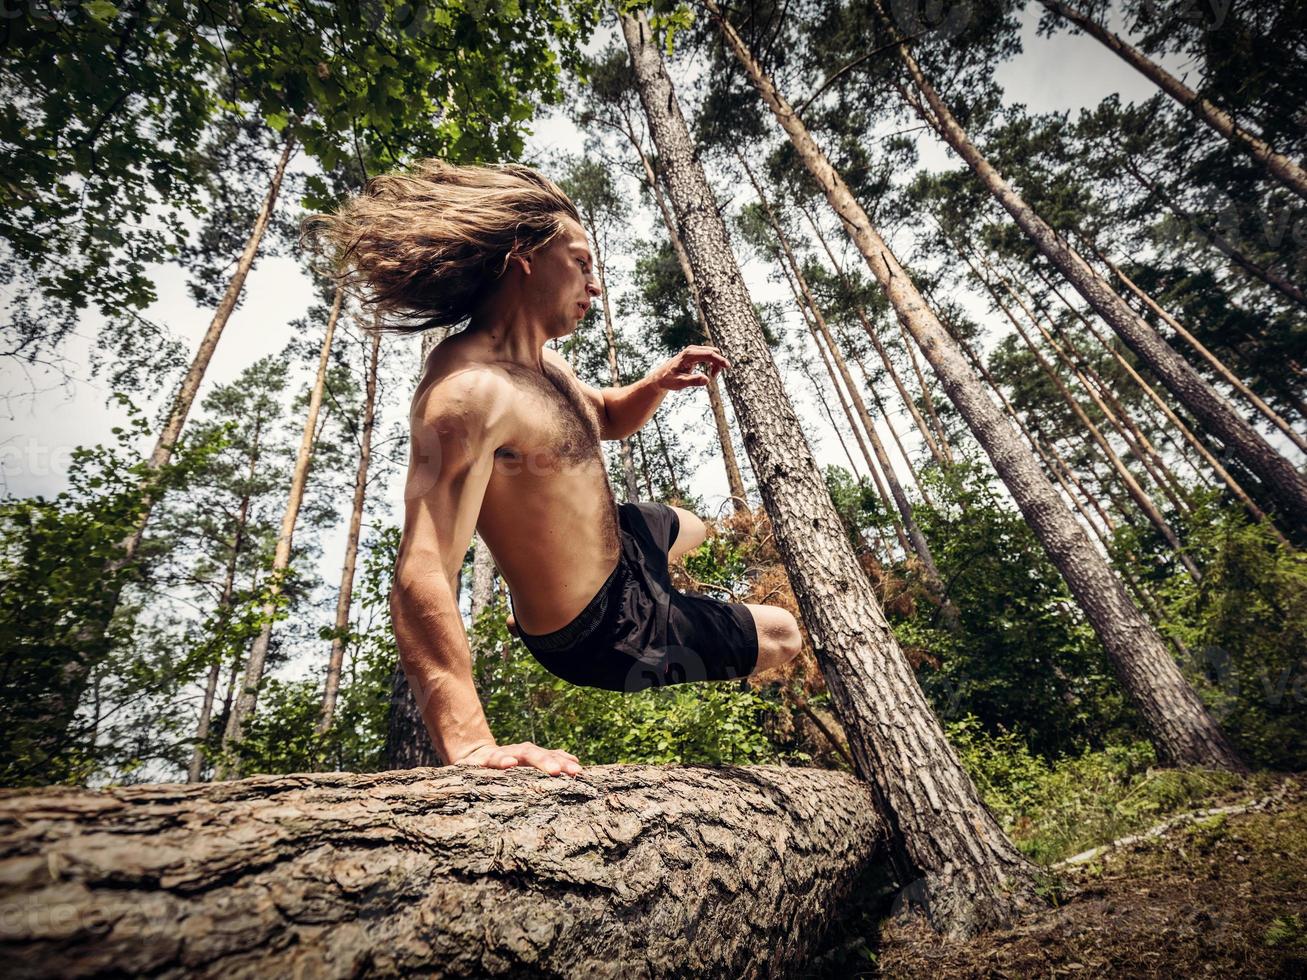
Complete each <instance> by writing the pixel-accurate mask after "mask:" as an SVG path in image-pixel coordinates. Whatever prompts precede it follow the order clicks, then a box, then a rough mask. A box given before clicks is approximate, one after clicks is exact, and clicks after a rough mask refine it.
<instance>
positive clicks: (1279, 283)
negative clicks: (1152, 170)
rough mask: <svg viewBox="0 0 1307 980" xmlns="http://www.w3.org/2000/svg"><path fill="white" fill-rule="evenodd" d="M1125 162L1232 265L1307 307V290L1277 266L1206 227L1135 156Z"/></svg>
mask: <svg viewBox="0 0 1307 980" xmlns="http://www.w3.org/2000/svg"><path fill="white" fill-rule="evenodd" d="M1122 162H1123V164H1124V165H1125V169H1126V170H1128V171H1130V175H1131V176H1132V177H1134V179H1135V180H1136V181H1137V182H1138V184H1139V186H1140V187H1142V188H1143V189H1144V190H1146V191H1147V192H1148V193H1149V195H1150V196H1152V197H1156V198H1158V199H1160V200H1161V202H1162V203H1163V204H1164V205H1166V208H1167V210H1169V211H1170V212H1171V213H1172V214H1174V215H1175V216H1176V217H1178V218H1179V219H1180V220H1181V221H1183V222H1184V223H1185V224H1186V225H1188V226H1189V228H1190V230H1191V231H1192V232H1193V233H1194V237H1196V238H1197V239H1198V240H1199V241H1201V242H1202V243H1203V244H1205V245H1210V246H1211V247H1212V248H1214V249H1216V250H1217V251H1218V252H1220V253H1221V254H1222V255H1224V256H1225V257H1226V258H1227V259H1229V260H1230V264H1231V265H1233V266H1234V267H1235V268H1236V269H1239V270H1240V271H1241V272H1243V273H1244V274H1245V275H1246V276H1249V277H1250V278H1252V279H1255V280H1257V281H1258V282H1260V283H1262V284H1263V285H1264V286H1269V287H1270V288H1271V289H1274V290H1275V291H1276V292H1277V293H1279V294H1280V295H1281V296H1283V297H1284V298H1285V299H1287V300H1289V301H1290V302H1291V303H1295V304H1297V305H1298V306H1301V307H1303V308H1304V309H1307V294H1305V293H1303V291H1302V290H1301V289H1299V288H1298V287H1297V286H1296V285H1294V284H1293V283H1292V282H1290V281H1289V280H1288V279H1286V278H1285V277H1284V276H1282V275H1280V274H1279V273H1278V272H1276V271H1275V270H1274V269H1269V268H1267V267H1266V266H1264V265H1261V264H1260V263H1258V262H1255V261H1254V260H1253V259H1251V258H1249V257H1248V256H1247V255H1245V254H1244V253H1243V252H1242V251H1240V250H1239V249H1238V248H1237V247H1236V246H1235V244H1234V243H1233V242H1231V241H1230V240H1229V239H1228V238H1226V237H1225V236H1224V235H1222V234H1221V233H1220V232H1219V231H1217V229H1216V227H1215V224H1213V226H1211V227H1203V223H1202V222H1201V221H1199V220H1198V218H1197V216H1196V215H1194V213H1193V212H1192V211H1190V210H1189V209H1188V208H1186V207H1185V206H1184V205H1182V204H1181V203H1180V202H1179V201H1178V200H1176V198H1175V195H1173V194H1170V193H1168V192H1167V190H1166V189H1165V188H1164V187H1162V185H1161V184H1159V183H1157V181H1155V180H1153V179H1152V178H1150V177H1148V176H1146V175H1145V174H1144V172H1143V171H1142V170H1140V169H1139V166H1138V165H1137V164H1136V163H1135V162H1134V160H1133V159H1131V158H1130V157H1125V158H1124V159H1123V160H1122ZM1148 203H1151V202H1148ZM1218 221H1219V219H1218Z"/></svg>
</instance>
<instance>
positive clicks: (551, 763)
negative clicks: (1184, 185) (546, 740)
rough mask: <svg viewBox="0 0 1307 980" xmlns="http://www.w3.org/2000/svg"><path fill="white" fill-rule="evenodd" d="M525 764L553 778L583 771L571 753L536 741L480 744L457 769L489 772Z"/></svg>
mask: <svg viewBox="0 0 1307 980" xmlns="http://www.w3.org/2000/svg"><path fill="white" fill-rule="evenodd" d="M522 762H525V763H527V764H529V765H532V766H535V767H536V768H537V769H539V770H540V771H541V772H547V773H549V775H551V776H560V775H564V774H566V775H568V776H576V775H578V774H579V773H580V772H581V760H580V759H578V758H577V757H576V756H574V755H572V753H570V752H564V751H562V750H561V749H542V748H541V747H540V746H538V745H536V744H535V743H534V742H517V743H515V744H513V745H478V746H477V747H476V748H474V749H472V750H471V751H470V752H466V753H464V755H463V756H462V758H459V759H455V760H454V765H456V766H483V767H485V768H487V769H511V768H512V767H513V766H516V765H518V764H519V763H522Z"/></svg>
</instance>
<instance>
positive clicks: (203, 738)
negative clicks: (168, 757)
mask: <svg viewBox="0 0 1307 980" xmlns="http://www.w3.org/2000/svg"><path fill="white" fill-rule="evenodd" d="M249 506H250V498H249V495H248V494H246V495H245V497H244V498H243V499H242V500H241V508H240V513H239V515H238V517H237V521H238V524H237V530H236V535H235V539H234V540H233V541H232V548H231V556H230V557H229V558H228V559H227V571H226V575H225V577H224V579H223V583H222V594H221V595H220V596H219V598H218V619H217V623H216V624H215V627H214V629H215V632H216V633H218V634H219V635H221V631H222V630H223V629H224V628H225V627H226V625H227V612H228V610H229V609H230V608H231V597H232V588H233V585H234V584H235V581H236V560H237V558H238V557H239V556H240V540H241V535H242V531H243V530H244V527H245V520H246V518H247V516H248V515H249ZM209 646H210V647H212V646H213V642H212V640H211V641H210V643H209ZM221 676H222V661H221V660H215V661H214V662H213V663H212V664H211V665H210V666H209V676H208V677H207V678H206V679H205V683H204V701H203V702H202V703H201V704H200V719H199V722H198V723H197V724H196V726H195V747H194V748H193V749H192V750H191V761H190V765H189V766H187V769H186V781H187V782H188V783H198V782H199V781H200V774H201V773H202V772H203V771H204V743H205V742H207V741H208V740H209V721H210V719H211V718H212V716H213V700H214V697H215V696H216V695H217V693H218V680H219V678H220V677H221Z"/></svg>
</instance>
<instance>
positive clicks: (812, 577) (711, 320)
mask: <svg viewBox="0 0 1307 980" xmlns="http://www.w3.org/2000/svg"><path fill="white" fill-rule="evenodd" d="M621 27H622V33H623V35H624V36H625V40H626V44H627V47H628V49H629V51H630V54H631V62H632V65H633V66H634V72H635V77H636V82H637V85H638V88H639V91H640V100H641V103H642V105H643V107H644V111H645V115H646V116H647V117H648V120H649V129H650V132H651V133H652V134H653V138H654V142H655V144H656V145H657V147H658V153H659V160H660V161H661V163H662V165H663V173H664V175H665V178H666V182H667V187H668V190H669V193H670V197H671V199H672V206H673V208H674V209H675V213H676V218H677V223H678V226H679V228H680V231H681V238H682V240H683V241H684V242H685V248H686V252H687V253H688V254H689V256H690V261H691V263H692V265H693V266H694V271H695V278H696V281H697V282H698V283H699V287H700V296H701V298H702V300H703V306H704V313H705V315H706V317H707V320H708V325H709V327H710V329H711V331H712V338H713V340H714V342H715V343H716V344H717V345H718V346H719V347H720V348H721V350H722V351H723V353H724V354H725V355H726V356H727V358H728V359H729V360H730V361H731V363H732V365H733V367H732V370H730V371H727V372H725V374H724V377H725V380H726V387H727V391H728V393H729V394H730V397H731V402H732V405H733V406H734V408H735V413H736V418H737V419H739V422H740V430H741V432H742V433H743V436H744V443H745V448H746V449H747V450H748V453H749V457H750V460H751V461H752V463H753V471H754V473H755V474H756V476H757V479H758V487H759V490H760V492H761V494H762V500H763V505H764V506H765V507H766V510H767V515H768V517H769V518H770V519H771V522H772V527H773V530H774V532H775V535H776V544H777V547H778V549H779V550H780V553H781V555H782V558H783V559H784V562H785V567H786V569H787V571H788V572H789V576H790V580H791V582H792V583H793V584H794V592H795V595H796V597H797V598H798V602H799V608H800V612H801V614H802V616H803V621H804V624H805V626H806V627H807V629H808V634H809V636H810V637H811V639H812V643H813V648H814V649H815V651H816V654H817V659H818V663H819V664H820V665H821V670H822V675H823V677H824V678H825V681H826V686H827V688H828V689H829V690H830V692H831V696H832V698H833V699H834V703H835V704H836V705H837V707H838V710H839V715H840V721H841V723H842V724H843V726H844V729H845V732H846V734H847V736H848V740H849V749H850V752H851V754H852V755H853V758H854V762H855V766H856V771H857V773H858V774H859V775H860V776H862V777H863V778H864V779H866V780H867V781H868V783H870V784H871V786H872V788H873V792H874V796H875V799H876V809H877V812H878V813H880V815H881V817H882V819H883V820H884V822H885V824H886V826H887V828H888V830H889V840H888V844H889V846H888V855H889V857H890V859H891V861H892V863H893V867H894V871H895V874H896V876H897V878H898V880H899V882H900V883H901V884H902V885H903V886H905V887H906V888H908V889H909V890H910V891H911V892H912V893H914V894H915V895H916V896H917V898H918V900H919V901H921V902H922V904H923V905H924V908H925V911H926V913H927V914H928V915H929V916H930V918H931V921H932V922H934V923H935V924H936V925H937V926H938V927H939V928H941V929H944V930H947V931H948V932H950V933H953V934H957V935H962V934H967V933H970V932H971V931H973V930H975V929H978V928H984V927H986V926H988V925H992V924H994V923H997V922H1001V921H1005V920H1007V919H1009V918H1010V917H1011V916H1012V915H1014V914H1016V913H1017V912H1018V911H1019V910H1020V909H1023V908H1027V907H1031V906H1033V905H1034V904H1036V903H1037V902H1038V898H1037V896H1036V893H1035V890H1034V870H1033V868H1032V867H1031V866H1030V864H1029V863H1028V862H1027V861H1026V860H1025V858H1024V857H1023V856H1022V855H1021V853H1020V852H1019V851H1018V850H1017V849H1016V848H1015V847H1014V846H1013V845H1012V843H1011V841H1009V840H1008V839H1007V837H1006V835H1005V834H1004V833H1003V830H1002V828H1001V827H1000V826H999V825H998V822H997V821H996V820H995V819H994V818H993V816H992V815H991V814H990V813H989V811H988V810H986V809H985V806H984V804H983V803H982V802H981V800H980V796H979V793H978V792H977V791H976V787H975V785H974V784H973V783H972V781H971V779H970V777H969V776H968V775H967V773H966V771H965V770H964V769H963V768H962V765H961V763H960V762H959V760H958V757H957V754H956V753H955V752H954V751H953V749H952V747H951V746H950V745H949V744H948V740H947V739H946V738H945V737H944V732H943V729H942V728H941V727H940V724H939V721H938V719H937V718H936V717H935V715H934V714H933V713H932V711H931V709H930V705H929V703H928V702H927V701H926V698H925V695H924V694H923V693H922V691H921V688H920V686H919V685H918V684H917V679H916V676H915V675H914V673H913V671H912V667H911V666H910V665H909V664H908V661H907V658H906V657H905V656H904V654H903V651H902V650H901V649H900V648H899V645H898V642H897V640H896V639H895V637H894V634H893V632H892V631H891V630H890V628H889V624H888V623H887V622H886V620H885V615H884V613H883V612H882V611H881V608H880V606H879V604H878V603H877V602H876V598H875V594H874V592H873V591H872V587H871V584H870V582H869V581H868V580H867V576H866V574H865V573H864V571H863V569H862V568H861V566H860V565H859V564H858V560H857V558H856V556H855V555H854V553H853V549H852V547H851V545H850V543H849V540H848V538H847V537H846V536H845V533H844V528H843V525H842V524H841V522H840V518H839V516H838V514H837V513H836V512H835V508H834V506H833V504H832V503H831V499H830V494H829V493H828V491H827V489H826V485H825V482H824V481H823V479H822V476H821V473H820V472H819V471H818V469H817V465H816V462H815V460H814V459H813V456H812V451H811V449H810V447H809V446H808V443H807V441H806V439H805V438H804V435H803V430H802V427H801V425H800V423H799V420H798V418H797V416H796V415H795V412H794V406H793V405H792V404H791V402H790V400H789V399H788V398H787V397H786V394H785V389H784V386H783V384H782V382H781V378H780V374H779V372H778V370H777V368H776V364H775V362H774V361H773V360H772V357H771V352H770V350H769V349H768V347H767V343H766V340H765V337H764V334H763V330H762V325H761V323H760V322H759V321H758V316H757V312H756V310H755V309H754V306H753V303H752V302H751V300H750V298H749V294H748V292H747V290H746V289H745V286H744V280H743V278H742V276H741V275H740V270H739V266H738V264H737V263H736V260H735V256H734V255H733V253H732V252H731V247H730V244H729V241H728V237H727V233H726V226H725V224H724V222H723V221H722V217H721V214H720V212H719V211H718V207H717V202H716V200H715V199H714V197H713V194H712V189H711V188H710V186H709V184H708V180H707V178H706V176H705V175H704V172H703V168H702V167H701V166H700V164H699V162H698V160H697V158H696V156H695V152H694V146H693V144H692V143H691V141H690V135H689V132H688V130H687V129H686V125H685V119H684V117H683V116H682V115H681V111H680V106H679V105H678V104H677V102H676V96H675V92H674V91H673V89H672V84H671V80H670V78H668V75H667V71H666V67H665V65H664V64H663V60H662V54H661V49H660V48H659V46H658V43H657V42H656V41H655V39H654V37H653V35H652V32H651V31H650V28H649V24H648V20H647V19H646V18H645V16H644V14H643V13H640V12H637V13H635V14H626V15H623V16H622V17H621Z"/></svg>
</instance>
